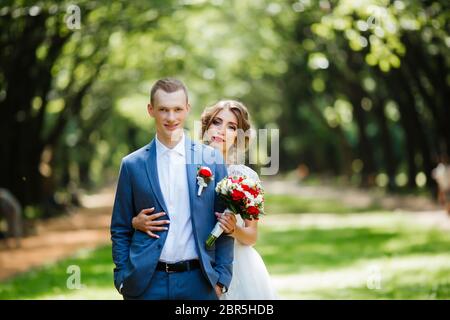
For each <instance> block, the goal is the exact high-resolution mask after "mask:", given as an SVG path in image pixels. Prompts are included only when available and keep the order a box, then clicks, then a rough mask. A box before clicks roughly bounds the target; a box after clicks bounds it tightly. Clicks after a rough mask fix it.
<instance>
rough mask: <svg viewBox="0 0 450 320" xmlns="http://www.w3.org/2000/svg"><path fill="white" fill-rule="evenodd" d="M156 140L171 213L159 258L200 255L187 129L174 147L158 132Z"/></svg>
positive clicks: (160, 174) (171, 259) (161, 182)
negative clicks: (188, 171) (188, 170)
mask: <svg viewBox="0 0 450 320" xmlns="http://www.w3.org/2000/svg"><path fill="white" fill-rule="evenodd" d="M155 141H156V161H157V167H158V178H159V185H160V188H161V192H162V194H163V197H164V202H165V203H166V207H167V210H168V211H169V212H166V213H167V214H168V215H169V217H170V224H169V225H167V227H168V228H169V230H168V235H167V239H166V242H165V243H164V246H163V249H162V252H161V256H160V260H161V261H164V262H168V263H174V262H178V261H183V260H191V259H198V254H197V250H196V247H195V240H194V234H193V231H192V223H191V209H190V204H189V188H188V181H187V174H186V157H185V154H186V150H185V136H184V133H183V136H182V138H181V140H180V141H179V142H178V144H177V145H176V146H175V147H173V148H172V149H170V148H167V147H166V146H165V145H164V144H162V143H161V142H160V141H159V140H158V136H156V139H155Z"/></svg>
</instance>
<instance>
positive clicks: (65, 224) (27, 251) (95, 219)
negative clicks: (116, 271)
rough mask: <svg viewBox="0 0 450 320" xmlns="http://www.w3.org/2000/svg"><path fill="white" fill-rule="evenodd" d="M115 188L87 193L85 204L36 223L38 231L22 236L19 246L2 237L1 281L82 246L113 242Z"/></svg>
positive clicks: (0, 243) (0, 250)
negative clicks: (89, 194) (9, 244)
mask: <svg viewBox="0 0 450 320" xmlns="http://www.w3.org/2000/svg"><path fill="white" fill-rule="evenodd" d="M113 197H114V190H113V189H112V188H109V189H104V190H102V191H101V192H100V193H98V194H96V195H92V196H84V197H83V198H82V203H83V204H84V208H82V209H79V210H77V211H75V212H73V213H71V214H69V215H66V216H62V217H57V218H54V219H50V220H48V221H45V222H41V223H39V224H38V225H37V230H36V231H37V232H36V235H34V236H30V237H26V238H24V239H22V246H21V247H20V248H18V249H11V248H7V246H6V242H5V240H2V241H0V281H1V280H4V279H6V278H9V277H11V276H13V275H16V274H18V273H21V272H25V271H28V270H30V269H31V268H34V267H38V266H41V265H43V264H47V263H51V262H55V261H57V260H60V259H63V258H66V257H69V256H71V255H73V254H74V252H76V251H77V250H79V249H82V248H95V247H97V246H99V245H101V244H107V243H109V242H110V234H109V224H110V221H111V205H112V203H113Z"/></svg>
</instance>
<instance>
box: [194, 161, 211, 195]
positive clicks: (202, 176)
mask: <svg viewBox="0 0 450 320" xmlns="http://www.w3.org/2000/svg"><path fill="white" fill-rule="evenodd" d="M213 180H214V176H213V174H212V171H211V169H210V168H208V167H199V168H198V170H197V184H198V192H197V196H200V194H201V193H202V191H203V188H204V187H206V186H208V183H210V182H211V181H213Z"/></svg>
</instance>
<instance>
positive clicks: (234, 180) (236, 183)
mask: <svg viewBox="0 0 450 320" xmlns="http://www.w3.org/2000/svg"><path fill="white" fill-rule="evenodd" d="M216 193H217V194H218V195H219V197H220V198H221V199H222V201H224V203H225V204H226V205H227V210H225V212H232V213H234V214H240V215H241V217H242V219H250V220H252V219H255V220H258V219H259V217H260V215H262V214H264V190H263V188H262V186H261V184H260V182H258V181H255V180H252V179H250V178H248V177H246V176H239V177H236V176H229V177H225V178H223V179H222V180H221V181H220V182H219V183H218V184H217V186H216ZM222 232H223V229H222V228H221V227H220V223H219V222H217V223H216V225H215V227H214V229H213V230H212V231H211V233H210V234H209V237H208V239H207V240H206V246H207V247H211V246H212V245H213V244H214V242H215V241H216V239H217V238H218V237H219V236H220V235H221V234H222Z"/></svg>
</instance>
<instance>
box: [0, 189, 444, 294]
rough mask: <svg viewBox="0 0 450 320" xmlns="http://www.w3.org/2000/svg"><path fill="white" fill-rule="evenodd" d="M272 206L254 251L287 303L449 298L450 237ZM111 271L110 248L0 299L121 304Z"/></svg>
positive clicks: (395, 221) (397, 223)
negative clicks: (74, 281) (73, 275)
mask: <svg viewBox="0 0 450 320" xmlns="http://www.w3.org/2000/svg"><path fill="white" fill-rule="evenodd" d="M268 200H269V201H268V203H269V202H270V206H271V208H270V209H271V210H270V212H271V216H270V217H269V216H267V217H265V218H263V220H262V221H261V228H260V231H261V232H260V237H259V241H258V244H257V246H256V248H257V250H258V251H259V252H260V253H261V255H262V256H263V258H264V260H265V262H266V264H267V267H268V269H269V272H270V273H271V275H272V277H273V282H274V284H275V286H276V287H277V289H278V292H279V295H280V297H281V298H287V299H449V298H450V234H449V233H448V232H445V231H442V230H439V229H437V228H434V227H430V226H427V225H424V224H421V223H420V222H419V221H414V220H413V219H411V217H410V216H402V215H399V214H397V213H394V212H376V211H373V210H374V209H373V208H366V210H361V209H359V210H357V211H355V210H353V209H352V208H345V207H344V206H343V205H341V204H337V203H335V202H328V201H322V202H320V203H318V201H317V200H314V201H312V200H308V199H296V198H294V197H290V196H275V195H272V196H271V197H270V198H269V199H268ZM313 203H314V204H313ZM275 209H276V210H275ZM333 209H334V211H333ZM358 211H368V212H364V213H362V212H359V213H358ZM274 212H310V213H304V214H278V215H277V214H275V213H274ZM311 212H313V213H311ZM314 212H335V213H334V214H333V213H331V214H319V213H314ZM345 212H347V213H345ZM70 265H77V266H79V267H80V270H81V284H82V285H83V287H82V288H81V289H68V288H67V285H66V283H67V279H68V277H69V276H70V274H68V273H67V268H68V267H69V266H70ZM112 269H113V265H112V262H111V248H110V246H106V247H102V248H99V249H97V250H92V251H82V252H79V253H78V254H77V255H76V256H74V257H73V258H71V259H67V260H64V261H60V262H59V263H56V264H53V265H49V266H46V267H43V268H40V269H39V270H34V271H32V272H28V273H26V274H23V275H21V276H17V277H15V278H14V279H11V280H9V281H7V282H3V283H0V298H1V299H120V298H121V297H120V296H119V294H118V293H117V292H116V290H115V289H114V286H113V284H112Z"/></svg>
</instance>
